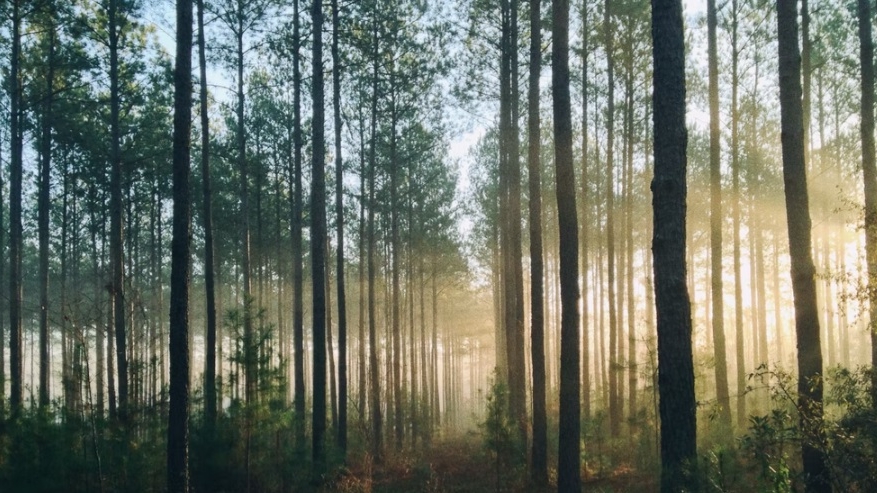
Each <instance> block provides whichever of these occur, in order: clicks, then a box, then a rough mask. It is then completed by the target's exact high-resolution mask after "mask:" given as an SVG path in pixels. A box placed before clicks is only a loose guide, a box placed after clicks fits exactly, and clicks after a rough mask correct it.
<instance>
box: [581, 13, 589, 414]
mask: <svg viewBox="0 0 877 493" xmlns="http://www.w3.org/2000/svg"><path fill="white" fill-rule="evenodd" d="M588 29H589V28H588V4H587V2H582V219H581V222H580V225H581V229H580V233H579V244H580V245H581V249H582V261H581V262H582V413H583V415H584V418H585V419H591V370H590V365H591V353H590V351H591V343H590V333H589V327H588V261H589V259H588V257H589V255H590V251H589V248H588V247H589V245H588V231H587V230H586V228H587V227H588V220H589V218H590V212H591V204H590V194H591V191H590V190H589V189H588V186H589V177H588V159H589V158H588V97H589V94H588V56H589V53H588V35H589V32H588Z"/></svg>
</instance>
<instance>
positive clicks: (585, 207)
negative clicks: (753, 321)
mask: <svg viewBox="0 0 877 493" xmlns="http://www.w3.org/2000/svg"><path fill="white" fill-rule="evenodd" d="M589 35H590V32H589V27H588V3H587V2H582V220H581V223H580V225H581V229H580V232H579V244H580V245H581V250H582V253H581V255H582V260H581V264H582V414H583V415H584V418H585V419H591V370H590V365H591V354H590V351H591V342H590V335H589V334H590V332H589V330H590V328H589V327H588V315H589V313H588V261H589V255H590V251H589V245H588V231H587V227H588V225H589V220H590V213H591V201H590V200H591V191H590V189H589V187H590V180H589V175H588V159H589V156H588V98H589V97H590V95H589V93H588V88H589V85H588V56H589V53H588V49H589V48H588V37H589ZM534 395H535V390H534ZM534 433H535V431H534ZM534 440H535V438H534Z"/></svg>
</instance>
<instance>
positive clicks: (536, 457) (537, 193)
mask: <svg viewBox="0 0 877 493" xmlns="http://www.w3.org/2000/svg"><path fill="white" fill-rule="evenodd" d="M568 7H569V5H568V4H567V8H568ZM541 21H542V15H541V8H540V0H530V74H529V89H528V96H527V135H528V139H529V143H528V149H527V151H528V155H527V165H528V166H527V168H528V175H529V186H530V211H529V212H530V354H531V358H532V364H533V446H532V450H531V461H532V464H531V468H532V469H531V477H532V480H533V482H534V483H535V484H537V485H540V486H544V485H546V484H548V424H547V417H546V410H545V328H544V313H543V306H544V299H543V268H542V197H541V192H542V178H541V173H542V169H541V168H542V163H541V162H540V161H539V153H540V150H541V149H540V145H539V144H540V141H541V137H542V136H541V135H540V129H539V76H540V74H541V73H542V31H541V29H540V26H539V24H540V22H541ZM568 82H569V81H568V80H567V83H568ZM567 89H568V87H567ZM567 116H569V115H568V114H567ZM576 330H578V329H576Z"/></svg>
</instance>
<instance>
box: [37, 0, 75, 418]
mask: <svg viewBox="0 0 877 493" xmlns="http://www.w3.org/2000/svg"><path fill="white" fill-rule="evenodd" d="M53 9H54V7H53V6H51V5H48V6H47V7H46V12H44V14H45V15H46V16H47V18H48V21H47V22H46V25H45V27H46V28H47V29H48V31H49V32H48V33H47V36H48V37H49V40H48V42H49V46H48V53H47V54H46V56H47V58H48V60H47V61H46V71H47V74H46V81H45V82H46V86H45V88H46V93H45V95H44V96H43V98H44V99H43V115H42V121H41V122H40V126H41V128H40V131H41V135H40V157H41V159H40V165H39V168H40V169H39V198H38V202H39V204H38V212H37V216H38V217H37V223H38V230H39V234H38V236H39V279H40V288H39V289H40V393H39V405H40V407H41V408H47V407H48V406H49V206H50V203H49V200H50V191H49V190H50V187H51V174H52V173H51V169H52V103H53V102H54V82H55V80H54V79H55V42H56V39H57V38H56V32H55V28H56V26H55V19H54V11H53ZM61 352H62V354H63V355H66V354H67V353H68V351H67V348H66V347H62V350H61ZM63 369H64V373H65V374H66V373H67V370H68V367H67V365H63ZM64 380H65V384H66V379H64ZM68 402H69V401H68Z"/></svg>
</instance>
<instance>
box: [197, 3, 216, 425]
mask: <svg viewBox="0 0 877 493" xmlns="http://www.w3.org/2000/svg"><path fill="white" fill-rule="evenodd" d="M198 71H199V75H200V79H201V84H200V87H199V97H200V103H201V186H202V193H203V200H204V289H205V291H206V293H205V296H206V304H207V306H206V308H207V341H206V345H207V347H206V348H205V353H206V357H205V358H204V414H205V417H206V419H207V423H208V426H211V427H212V426H213V425H214V424H215V422H216V413H217V410H216V406H217V404H216V287H215V285H214V283H215V277H214V268H215V267H214V266H215V265H216V264H215V262H216V261H215V260H214V253H213V198H212V197H213V192H212V190H211V181H210V119H209V115H208V114H207V54H206V40H205V34H204V0H198Z"/></svg>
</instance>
